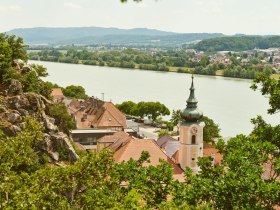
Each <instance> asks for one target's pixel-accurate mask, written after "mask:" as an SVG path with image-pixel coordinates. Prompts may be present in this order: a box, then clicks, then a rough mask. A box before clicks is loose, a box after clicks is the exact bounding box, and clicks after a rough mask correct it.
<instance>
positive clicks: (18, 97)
mask: <svg viewBox="0 0 280 210" xmlns="http://www.w3.org/2000/svg"><path fill="white" fill-rule="evenodd" d="M23 69H24V68H23ZM24 71H28V69H27V68H26V69H25V70H24ZM1 97H2V98H1V100H0V128H1V129H2V130H3V132H4V133H5V134H6V135H8V136H15V135H16V134H17V133H18V132H20V131H22V129H24V127H25V122H24V117H25V116H31V117H33V118H36V119H37V120H38V121H39V122H40V123H41V125H42V126H43V127H44V130H45V135H44V138H43V140H42V141H41V142H40V143H39V145H38V148H40V150H42V151H44V153H46V154H48V156H49V158H50V160H51V161H52V162H57V161H60V160H68V161H71V162H74V161H76V160H77V159H78V157H79V156H78V155H77V154H76V152H75V150H74V148H73V146H72V144H71V139H70V138H69V137H68V136H67V135H66V134H64V133H62V132H59V129H58V127H57V126H56V125H55V119H54V118H52V117H50V116H48V115H47V114H46V112H45V108H46V105H47V104H48V103H52V102H51V101H49V100H47V99H46V98H45V97H43V96H41V95H39V94H35V93H24V92H23V91H22V85H21V83H20V82H19V81H18V80H12V81H11V84H10V86H9V87H8V89H7V95H6V96H1Z"/></svg>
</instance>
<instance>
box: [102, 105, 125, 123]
mask: <svg viewBox="0 0 280 210" xmlns="http://www.w3.org/2000/svg"><path fill="white" fill-rule="evenodd" d="M107 103H108V102H107ZM110 103H111V104H112V105H113V107H114V108H116V107H115V106H114V104H113V103H112V102H110ZM104 104H105V103H104ZM106 108H107V107H106ZM106 108H105V110H107V111H108V112H109V113H110V115H111V116H113V118H114V119H115V120H116V121H117V122H118V123H119V124H120V125H122V124H121V123H120V122H119V121H118V120H117V119H116V118H115V117H114V115H113V114H112V113H111V112H110V111H109V110H108V109H106ZM116 110H118V109H117V108H116ZM118 111H119V112H120V110H118Z"/></svg>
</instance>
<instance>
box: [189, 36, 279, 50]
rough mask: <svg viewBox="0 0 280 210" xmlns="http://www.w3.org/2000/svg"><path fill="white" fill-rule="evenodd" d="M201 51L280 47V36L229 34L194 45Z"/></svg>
mask: <svg viewBox="0 0 280 210" xmlns="http://www.w3.org/2000/svg"><path fill="white" fill-rule="evenodd" d="M192 47H193V48H194V49H197V50H200V51H207V50H208V51H245V50H253V49H254V48H259V49H267V48H273V47H280V36H272V37H261V36H229V37H220V38H213V39H207V40H202V41H200V42H199V43H197V44H195V45H194V46H192Z"/></svg>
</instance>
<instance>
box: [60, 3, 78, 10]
mask: <svg viewBox="0 0 280 210" xmlns="http://www.w3.org/2000/svg"><path fill="white" fill-rule="evenodd" d="M64 7H67V8H71V9H81V8H82V6H81V5H79V4H74V3H72V2H67V3H65V4H64Z"/></svg>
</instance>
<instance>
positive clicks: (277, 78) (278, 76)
mask: <svg viewBox="0 0 280 210" xmlns="http://www.w3.org/2000/svg"><path fill="white" fill-rule="evenodd" d="M270 77H271V78H272V79H276V80H280V74H272V75H271V76H270Z"/></svg>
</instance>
